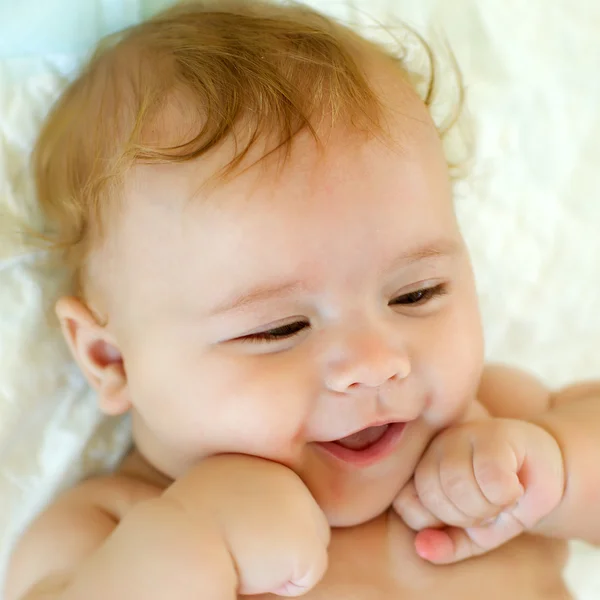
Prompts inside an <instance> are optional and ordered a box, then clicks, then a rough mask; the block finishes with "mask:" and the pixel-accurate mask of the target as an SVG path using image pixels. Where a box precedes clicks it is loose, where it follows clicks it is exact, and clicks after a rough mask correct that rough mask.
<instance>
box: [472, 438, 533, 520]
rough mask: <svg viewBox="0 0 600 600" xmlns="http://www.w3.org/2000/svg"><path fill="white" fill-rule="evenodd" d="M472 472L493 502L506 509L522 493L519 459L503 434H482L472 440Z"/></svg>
mask: <svg viewBox="0 0 600 600" xmlns="http://www.w3.org/2000/svg"><path fill="white" fill-rule="evenodd" d="M473 444H474V445H473V473H474V475H475V479H476V480H477V484H478V486H479V488H480V490H481V493H482V494H483V496H484V497H485V498H486V499H487V500H488V502H490V504H492V505H494V506H497V507H499V508H505V507H507V506H510V505H512V504H514V503H515V502H516V501H517V500H518V499H519V498H520V497H521V496H522V495H523V491H524V490H523V486H522V485H521V482H520V480H519V475H518V473H519V467H520V465H519V460H518V458H517V456H516V454H515V452H514V450H513V448H512V447H511V445H510V444H509V443H507V442H506V439H505V438H504V436H502V437H501V436H499V435H490V436H487V437H479V438H477V439H476V440H474V442H473Z"/></svg>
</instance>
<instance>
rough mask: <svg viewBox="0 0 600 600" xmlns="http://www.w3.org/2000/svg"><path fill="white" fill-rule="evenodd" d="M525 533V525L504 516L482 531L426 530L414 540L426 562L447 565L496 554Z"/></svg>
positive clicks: (506, 514) (504, 514)
mask: <svg viewBox="0 0 600 600" xmlns="http://www.w3.org/2000/svg"><path fill="white" fill-rule="evenodd" d="M521 533H523V525H522V524H521V523H520V522H519V521H518V520H517V519H515V518H514V517H513V516H512V515H511V514H509V513H501V514H500V515H499V516H498V517H497V518H496V519H495V520H494V521H493V522H492V523H490V524H488V525H485V526H481V527H469V528H467V529H460V528H458V527H446V528H444V529H424V530H423V531H420V532H419V533H418V534H417V535H416V537H415V549H416V551H417V554H418V555H419V556H420V557H421V558H423V559H424V560H426V561H428V562H431V563H433V564H436V565H448V564H452V563H456V562H460V561H462V560H466V559H468V558H472V557H474V556H480V555H481V554H485V553H486V552H490V551H491V550H495V549H496V548H498V547H499V546H502V545H503V544H505V543H506V542H508V541H510V540H511V539H513V538H515V537H517V536H518V535H520V534H521Z"/></svg>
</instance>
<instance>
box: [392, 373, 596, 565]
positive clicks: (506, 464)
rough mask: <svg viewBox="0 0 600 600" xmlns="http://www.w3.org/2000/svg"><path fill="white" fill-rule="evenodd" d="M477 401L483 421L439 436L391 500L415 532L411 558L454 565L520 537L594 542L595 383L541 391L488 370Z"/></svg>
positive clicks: (474, 419) (473, 419) (528, 380)
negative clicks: (416, 554)
mask: <svg viewBox="0 0 600 600" xmlns="http://www.w3.org/2000/svg"><path fill="white" fill-rule="evenodd" d="M478 398H479V400H480V402H481V403H482V404H483V405H484V406H485V408H486V409H487V411H488V413H489V416H491V417H492V418H491V419H490V418H489V417H486V416H485V414H484V413H485V411H484V410H482V409H480V410H479V411H471V414H470V415H467V418H466V420H465V422H463V423H461V424H458V425H456V426H453V427H450V428H448V429H446V430H445V431H443V432H441V433H440V434H439V435H438V436H437V437H436V438H435V439H434V440H433V441H432V443H431V445H430V447H429V448H428V449H427V451H426V453H425V455H424V456H423V458H422V459H421V462H420V463H419V465H418V466H417V469H416V471H415V477H414V480H413V481H411V482H409V484H408V485H407V486H406V487H405V488H404V489H403V490H402V491H401V493H400V494H399V496H398V498H397V499H396V501H395V504H394V505H395V507H396V509H397V510H398V512H399V513H400V515H401V516H402V517H403V518H404V520H405V521H406V522H407V524H409V526H411V527H413V529H415V530H417V531H420V532H421V533H419V535H418V536H417V539H416V544H417V550H418V551H419V553H420V554H421V555H422V556H423V557H426V558H428V559H429V560H433V561H434V562H454V561H456V560H461V559H464V558H468V557H469V556H473V555H475V554H481V553H482V552H486V551H489V550H491V549H493V548H495V547H497V546H498V545H500V544H502V543H505V542H506V541H508V540H509V539H511V538H512V537H514V536H515V535H518V534H519V533H521V532H523V531H530V532H533V533H539V534H544V535H548V536H553V537H561V538H566V539H570V538H581V539H586V540H588V541H591V542H597V541H598V540H599V538H600V522H599V521H598V519H597V517H596V510H597V509H596V507H597V505H598V500H599V499H600V494H599V492H600V476H598V474H597V473H596V470H595V469H596V465H597V464H598V462H599V461H600V447H599V444H598V442H597V440H598V439H600V383H590V384H577V385H574V386H570V387H569V388H567V389H565V390H562V391H560V392H557V393H551V392H550V391H549V390H548V389H547V388H546V387H545V386H543V385H542V384H541V383H540V382H539V381H538V380H536V379H535V378H534V377H532V376H531V375H528V374H525V373H523V372H521V371H519V370H516V369H511V368H508V367H502V366H497V367H489V368H487V369H486V371H485V374H484V377H483V379H482V382H481V388H480V390H479V394H478ZM446 526H450V527H446ZM438 528H442V531H436V530H437V529H438Z"/></svg>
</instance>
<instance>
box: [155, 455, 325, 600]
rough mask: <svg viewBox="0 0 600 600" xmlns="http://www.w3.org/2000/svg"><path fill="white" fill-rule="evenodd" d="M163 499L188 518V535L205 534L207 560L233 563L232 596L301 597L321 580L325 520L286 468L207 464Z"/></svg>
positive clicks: (229, 459)
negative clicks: (221, 557)
mask: <svg viewBox="0 0 600 600" xmlns="http://www.w3.org/2000/svg"><path fill="white" fill-rule="evenodd" d="M194 471H195V472H194ZM168 498H171V499H174V500H175V501H176V502H177V503H178V504H179V505H181V506H183V507H184V510H185V512H186V513H188V514H189V515H190V517H191V518H190V528H191V531H193V530H196V531H198V532H203V533H204V535H205V536H206V537H205V542H206V547H207V548H208V549H209V550H210V553H211V555H213V556H217V555H219V554H220V553H221V555H224V554H227V555H228V556H229V557H230V558H231V559H232V561H233V566H234V570H235V573H237V578H238V582H237V594H242V595H255V594H267V593H271V594H275V595H279V596H300V595H302V594H305V593H306V592H308V591H309V590H310V589H312V588H313V587H314V586H315V585H316V584H317V583H318V582H319V581H320V579H321V578H322V576H323V574H324V573H325V570H326V568H327V546H328V545H329V539H330V530H329V525H328V523H327V519H326V518H325V515H324V514H323V512H322V511H321V509H320V508H319V506H318V505H317V503H316V501H315V500H314V498H313V497H312V495H311V494H310V492H309V491H308V489H307V488H306V486H305V485H304V483H303V482H302V481H301V479H300V478H299V477H298V476H297V475H296V474H295V473H294V472H293V471H291V470H290V469H288V468H286V467H283V466H281V465H279V464H277V463H274V462H270V461H267V460H263V459H259V458H253V457H249V456H241V455H229V456H219V457H214V458H210V459H207V460H206V461H203V462H202V463H201V464H199V465H198V466H197V467H195V469H192V472H190V473H188V474H187V475H186V476H185V477H184V478H182V479H181V480H179V481H177V482H175V483H174V484H173V486H171V488H170V489H169V490H168V491H167V493H166V494H165V499H168ZM221 551H222V552H221ZM226 570H227V569H226V568H224V569H223V571H226ZM227 597H229V596H227Z"/></svg>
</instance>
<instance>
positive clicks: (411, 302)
mask: <svg viewBox="0 0 600 600" xmlns="http://www.w3.org/2000/svg"><path fill="white" fill-rule="evenodd" d="M446 293H448V289H447V286H446V284H443V283H441V284H439V285H436V286H434V287H431V288H424V289H421V290H415V291H414V292H409V293H408V294H403V295H402V296H398V298H395V299H394V300H392V302H391V303H390V304H391V305H392V306H421V305H422V304H426V303H427V302H429V301H430V300H433V299H434V298H437V297H438V296H443V295H444V294H446ZM415 297H416V299H415ZM398 300H408V301H407V302H406V301H405V302H398ZM308 326H309V323H308V322H307V321H296V322H294V323H289V324H287V325H282V326H281V327H275V328H273V329H269V330H267V331H259V332H258V333H253V334H251V335H247V336H244V337H242V338H239V341H242V342H276V341H281V340H285V339H288V338H291V337H293V336H295V335H298V334H299V333H300V332H301V331H302V330H304V329H306V327H308Z"/></svg>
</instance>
